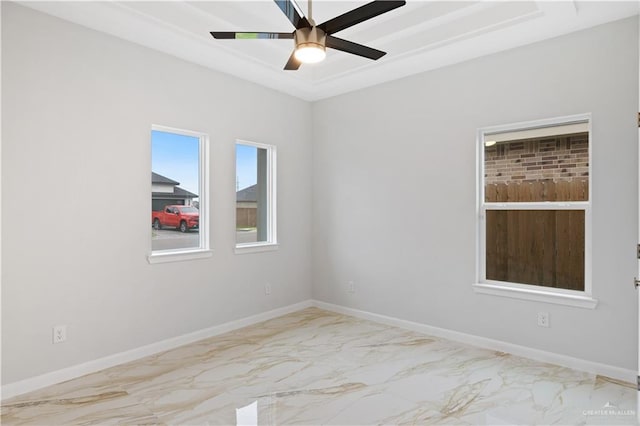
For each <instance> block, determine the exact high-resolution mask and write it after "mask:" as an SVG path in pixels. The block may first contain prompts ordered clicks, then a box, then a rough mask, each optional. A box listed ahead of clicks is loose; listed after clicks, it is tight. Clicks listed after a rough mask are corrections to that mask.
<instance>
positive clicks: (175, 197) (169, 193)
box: [151, 172, 198, 211]
mask: <svg viewBox="0 0 640 426" xmlns="http://www.w3.org/2000/svg"><path fill="white" fill-rule="evenodd" d="M178 185H180V182H176V181H175V180H173V179H169V178H168V177H165V176H162V175H159V174H157V173H154V172H151V209H152V210H153V211H158V210H162V209H163V208H164V206H166V205H167V204H180V205H184V206H191V205H193V199H194V198H198V195H197V194H194V193H192V192H189V191H187V190H185V189H182V188H179V187H178Z"/></svg>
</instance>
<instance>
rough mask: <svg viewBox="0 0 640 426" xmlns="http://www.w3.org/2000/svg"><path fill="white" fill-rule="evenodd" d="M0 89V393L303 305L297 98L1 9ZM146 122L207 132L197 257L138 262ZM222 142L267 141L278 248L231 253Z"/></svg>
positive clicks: (228, 169) (227, 158)
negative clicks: (206, 213)
mask: <svg viewBox="0 0 640 426" xmlns="http://www.w3.org/2000/svg"><path fill="white" fill-rule="evenodd" d="M2 89H3V93H2V113H3V117H2V118H3V127H2V150H3V155H2V172H3V176H2V184H3V186H2V197H3V205H4V207H5V208H6V210H5V211H3V215H2V216H3V217H2V220H3V222H2V229H3V235H2V245H3V250H2V253H3V258H2V266H3V269H2V351H3V353H2V362H3V365H2V379H3V383H11V382H15V381H18V380H21V379H25V378H28V377H32V376H35V375H38V374H42V373H46V372H49V371H53V370H57V369H60V368H63V367H67V366H71V365H75V364H78V363H81V362H84V361H88V360H93V359H96V358H99V357H102V356H107V355H110V354H114V353H118V352H121V351H124V350H128V349H132V348H137V347H139V346H142V345H145V344H148V343H152V342H157V341H160V340H163V339H166V338H170V337H173V336H178V335H182V334H185V333H188V332H191V331H195V330H200V329H202V328H206V327H210V326H213V325H216V324H220V323H223V322H226V321H230V320H233V319H237V318H243V317H247V316H249V315H252V314H256V313H261V312H265V311H267V310H270V309H274V308H277V307H281V306H285V305H289V304H292V303H296V302H300V301H303V300H307V299H309V297H310V296H311V288H310V270H311V257H310V252H311V246H310V242H309V241H310V230H311V224H310V218H311V195H310V192H311V176H310V173H309V170H310V168H311V138H310V136H309V133H308V132H307V129H308V128H309V127H310V126H311V115H310V110H311V107H310V105H309V104H308V103H307V102H304V101H301V100H298V99H295V98H293V97H290V96H286V95H282V94H279V93H277V92H275V91H272V90H268V89H265V88H262V87H259V86H256V85H254V84H251V83H247V82H245V81H241V80H238V79H235V78H232V77H229V76H226V75H223V74H220V73H216V72H213V71H211V70H207V69H205V68H202V67H199V66H196V65H192V64H188V63H186V62H183V61H181V60H178V59H174V58H172V57H169V56H167V55H164V54H160V53H157V52H154V51H151V50H149V49H146V48H143V47H139V46H136V45H133V44H131V43H128V42H125V41H122V40H119V39H116V38H114V37H111V36H108V35H104V34H101V33H98V32H95V31H91V30H88V29H85V28H83V27H80V26H77V25H74V24H70V23H67V22H64V21H61V20H58V19H56V18H52V17H49V16H47V15H43V14H40V13H37V12H34V11H32V10H30V9H26V8H22V7H20V6H16V5H15V4H12V3H6V2H3V4H2ZM152 123H154V124H160V125H165V126H173V127H178V128H184V129H191V130H197V131H203V132H207V133H208V134H209V135H210V137H211V144H212V145H211V182H210V185H211V191H212V196H211V206H212V211H211V217H212V222H211V227H212V229H211V239H212V246H213V248H214V255H213V257H212V258H210V259H205V260H197V261H189V262H180V263H171V264H159V265H149V264H148V263H147V260H146V255H147V254H148V251H149V249H150V232H151V227H150V211H151V199H150V198H151V197H150V193H151V182H150V179H149V176H150V175H149V173H150V170H151V169H150V167H151V165H150V163H151V157H150V129H151V124H152ZM235 138H242V139H246V140H253V141H257V142H264V143H271V144H275V145H276V146H277V147H278V207H279V216H278V221H279V227H278V231H279V241H280V243H281V246H280V249H279V250H278V251H275V252H268V253H258V254H246V255H235V254H234V253H233V249H234V245H235V222H234V220H235V216H234V215H235V171H234V169H235V165H234V158H235V146H234V142H235ZM266 281H268V282H270V283H271V284H272V287H273V292H272V294H271V295H270V296H265V294H264V284H265V282H266ZM56 324H66V325H68V340H67V342H65V343H64V344H59V345H52V344H51V327H52V326H54V325H56Z"/></svg>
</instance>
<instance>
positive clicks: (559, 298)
mask: <svg viewBox="0 0 640 426" xmlns="http://www.w3.org/2000/svg"><path fill="white" fill-rule="evenodd" d="M473 290H474V291H475V292H476V293H479V294H489V295H492V296H502V297H510V298H512V299H523V300H532V301H536V302H546V303H554V304H556V305H565V306H574V307H577V308H585V309H595V307H596V305H597V304H598V299H594V298H592V297H591V296H587V295H585V294H580V293H579V292H575V293H577V294H570V293H556V292H554V291H546V290H538V289H528V288H514V287H509V286H507V285H498V284H486V283H482V284H473Z"/></svg>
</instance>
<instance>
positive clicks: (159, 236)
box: [151, 229, 200, 251]
mask: <svg viewBox="0 0 640 426" xmlns="http://www.w3.org/2000/svg"><path fill="white" fill-rule="evenodd" d="M151 235H152V237H151V249H152V250H154V251H155V250H171V249H181V248H195V247H198V246H199V245H200V233H199V232H198V230H193V231H189V232H185V233H182V232H180V231H178V230H173V229H160V230H155V229H153V230H152V234H151Z"/></svg>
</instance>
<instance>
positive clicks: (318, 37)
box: [293, 27, 327, 64]
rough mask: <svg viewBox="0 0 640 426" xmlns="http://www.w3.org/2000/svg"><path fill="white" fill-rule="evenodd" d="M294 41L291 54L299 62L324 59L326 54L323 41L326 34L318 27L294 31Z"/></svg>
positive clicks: (312, 62) (313, 62) (305, 62)
mask: <svg viewBox="0 0 640 426" xmlns="http://www.w3.org/2000/svg"><path fill="white" fill-rule="evenodd" d="M294 39H295V43H296V48H295V51H294V52H293V56H294V57H295V58H296V60H298V61H299V62H300V63H303V64H315V63H318V62H321V61H323V60H324V58H325V57H326V56H327V52H326V50H325V49H326V47H325V43H326V40H327V36H326V34H325V33H324V31H322V30H321V29H320V28H317V27H311V28H300V29H298V30H296V31H295V34H294Z"/></svg>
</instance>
